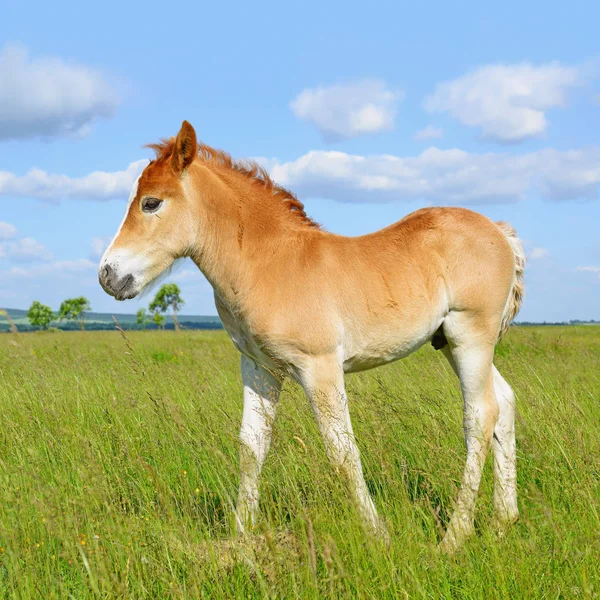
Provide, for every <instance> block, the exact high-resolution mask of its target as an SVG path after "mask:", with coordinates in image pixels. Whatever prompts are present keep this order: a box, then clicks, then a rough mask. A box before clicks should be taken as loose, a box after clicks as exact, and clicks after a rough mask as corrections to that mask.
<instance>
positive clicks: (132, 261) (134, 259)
mask: <svg viewBox="0 0 600 600" xmlns="http://www.w3.org/2000/svg"><path fill="white" fill-rule="evenodd" d="M141 176H142V175H141V174H140V175H139V177H138V178H137V179H136V180H135V183H134V184H133V188H132V189H131V194H130V195H129V201H128V203H127V208H126V209H125V216H124V217H123V221H122V222H121V225H120V226H119V229H118V231H117V233H116V235H115V237H114V238H113V240H112V242H111V243H110V244H109V246H108V248H107V249H106V251H105V252H104V255H103V256H102V259H101V260H100V266H99V272H102V269H103V268H104V267H105V266H107V265H108V266H110V267H111V268H112V269H113V271H114V273H115V275H116V279H117V280H120V279H122V278H124V277H127V276H129V275H132V276H133V277H134V279H135V281H136V282H137V283H138V285H140V287H141V284H142V282H143V280H144V273H145V271H146V269H147V267H148V265H149V261H148V260H147V259H146V258H145V257H144V256H143V255H141V254H139V253H136V252H135V249H134V248H117V249H113V246H114V244H115V242H116V241H117V239H118V237H119V235H120V234H121V230H122V229H123V225H124V224H125V221H126V220H127V215H129V210H130V209H131V205H132V204H133V202H134V201H135V198H136V196H137V192H138V184H139V181H140V177H141Z"/></svg>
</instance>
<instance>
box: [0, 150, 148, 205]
mask: <svg viewBox="0 0 600 600" xmlns="http://www.w3.org/2000/svg"><path fill="white" fill-rule="evenodd" d="M147 164H148V161H147V160H146V159H143V160H138V161H135V162H132V163H131V164H130V165H129V166H128V167H127V169H125V170H124V171H113V172H107V171H94V172H93V173H90V174H88V175H85V176H84V177H69V176H68V175H53V174H49V173H46V172H45V171H42V170H40V169H31V170H30V171H28V172H27V173H26V174H25V175H23V176H17V175H14V174H13V173H9V172H7V171H0V196H10V197H13V198H16V197H26V198H37V199H39V200H46V201H51V202H57V201H60V200H64V199H69V198H74V199H82V200H109V199H111V198H123V199H126V198H127V197H128V196H129V194H130V192H131V188H132V186H133V184H134V182H135V180H136V179H137V177H138V175H139V174H140V173H141V172H142V171H143V169H144V167H145V166H146V165H147Z"/></svg>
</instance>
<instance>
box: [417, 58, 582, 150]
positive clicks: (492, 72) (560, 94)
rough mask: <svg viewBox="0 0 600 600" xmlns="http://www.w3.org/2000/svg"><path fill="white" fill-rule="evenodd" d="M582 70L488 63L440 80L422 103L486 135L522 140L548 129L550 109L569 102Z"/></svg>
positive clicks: (552, 65) (498, 139) (554, 65)
mask: <svg viewBox="0 0 600 600" xmlns="http://www.w3.org/2000/svg"><path fill="white" fill-rule="evenodd" d="M583 71H584V70H583V69H582V68H580V67H567V66H562V65H560V64H558V63H549V64H545V65H540V66H534V65H531V64H528V63H522V64H517V65H488V66H484V67H480V68H478V69H475V70H474V71H471V72H470V73H467V74H465V75H463V76H461V77H458V78H457V79H453V80H450V81H444V82H442V83H439V84H437V86H436V88H435V90H434V92H433V93H432V94H431V95H430V96H427V97H426V98H425V102H424V106H425V109H426V110H427V111H429V112H435V113H440V112H448V113H450V114H451V115H452V116H453V117H455V118H456V119H458V120H459V121H460V122H461V123H462V124H464V125H468V126H470V127H477V128H479V129H480V130H481V134H482V137H483V138H484V139H488V140H492V141H496V142H500V143H514V142H521V141H523V140H526V139H528V138H533V137H538V136H540V135H541V134H543V133H544V132H545V131H546V128H547V126H548V123H547V120H546V111H547V110H548V109H550V108H554V107H558V106H564V105H565V103H566V98H567V92H568V91H569V90H570V88H573V87H575V86H577V85H580V84H581V83H582V80H583V78H584V73H583Z"/></svg>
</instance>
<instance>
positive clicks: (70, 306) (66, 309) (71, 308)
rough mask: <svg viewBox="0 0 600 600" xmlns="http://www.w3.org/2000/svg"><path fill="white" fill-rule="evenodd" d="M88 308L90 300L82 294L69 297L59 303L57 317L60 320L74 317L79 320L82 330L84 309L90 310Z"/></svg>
mask: <svg viewBox="0 0 600 600" xmlns="http://www.w3.org/2000/svg"><path fill="white" fill-rule="evenodd" d="M90 308H91V306H90V301H89V300H88V299H87V298H85V297H84V296H79V298H69V299H67V300H65V301H64V302H63V303H62V304H61V305H60V309H59V311H58V318H59V319H60V320H61V321H62V320H63V319H69V320H71V319H76V320H77V321H79V326H80V327H81V331H83V329H84V327H83V319H84V318H85V313H86V311H88V310H90Z"/></svg>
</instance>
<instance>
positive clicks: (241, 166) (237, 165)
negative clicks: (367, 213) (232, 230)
mask: <svg viewBox="0 0 600 600" xmlns="http://www.w3.org/2000/svg"><path fill="white" fill-rule="evenodd" d="M174 147H175V138H174V137H172V138H170V139H168V140H161V141H160V142H158V143H156V144H147V145H146V148H150V149H152V150H154V152H155V153H156V158H155V161H156V162H164V161H166V160H168V159H170V158H171V155H172V154H173V149H174ZM198 158H199V159H200V160H202V161H203V162H205V163H213V164H216V165H218V166H220V167H226V168H228V169H230V170H232V171H234V172H236V173H239V174H240V175H243V176H244V177H247V178H248V179H251V180H252V181H253V182H254V183H255V184H258V185H260V186H261V187H263V188H264V189H265V190H266V191H267V192H270V193H271V195H272V196H276V197H277V198H278V199H279V200H281V201H282V202H283V203H284V204H285V205H286V206H287V208H288V209H289V211H290V213H292V214H293V215H294V216H295V217H297V218H298V219H299V220H300V221H301V222H302V223H304V224H305V225H307V226H308V227H314V228H316V229H320V228H321V226H320V225H319V223H317V222H316V221H313V220H312V219H311V218H310V217H309V216H308V215H307V214H306V212H305V210H304V204H302V202H300V200H298V198H296V196H295V195H294V194H293V193H292V192H290V191H289V190H286V189H285V188H284V187H282V186H280V185H278V184H276V183H275V182H274V181H273V180H272V179H271V178H270V177H269V174H268V173H267V171H266V170H265V169H263V167H261V166H260V165H258V164H257V163H256V162H254V161H252V160H234V159H233V158H231V155H230V154H228V153H227V152H224V151H223V150H216V149H215V148H212V147H211V146H208V145H207V144H201V143H200V144H198Z"/></svg>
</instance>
